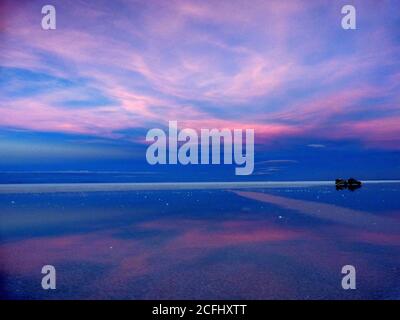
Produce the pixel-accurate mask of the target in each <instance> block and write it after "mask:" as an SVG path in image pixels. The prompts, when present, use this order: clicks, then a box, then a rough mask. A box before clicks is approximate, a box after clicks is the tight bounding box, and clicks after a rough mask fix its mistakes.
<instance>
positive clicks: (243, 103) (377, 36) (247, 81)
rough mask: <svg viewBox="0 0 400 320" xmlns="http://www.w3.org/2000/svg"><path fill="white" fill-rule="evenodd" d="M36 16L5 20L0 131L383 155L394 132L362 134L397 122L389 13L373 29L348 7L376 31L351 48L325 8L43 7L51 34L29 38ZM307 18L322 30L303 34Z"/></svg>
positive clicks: (10, 14) (310, 26) (385, 7)
mask: <svg viewBox="0 0 400 320" xmlns="http://www.w3.org/2000/svg"><path fill="white" fill-rule="evenodd" d="M39 4H40V2H39V1H31V2H29V3H28V2H26V3H25V2H24V3H23V5H22V4H19V3H16V2H15V3H14V2H8V3H7V5H5V6H4V10H5V11H6V14H5V15H4V17H5V21H4V22H3V25H4V26H3V32H2V35H1V38H2V41H1V44H0V53H1V57H2V58H1V60H0V63H1V66H2V67H3V68H7V70H8V69H11V70H15V69H20V70H25V71H29V72H31V73H30V75H29V74H28V73H25V75H24V77H23V78H22V79H21V78H17V76H16V75H15V74H14V75H13V74H11V73H7V74H8V75H9V76H7V77H4V78H3V79H2V84H4V88H5V89H3V90H2V91H1V92H0V113H1V117H0V126H2V127H11V128H23V129H29V130H33V131H49V132H67V133H74V134H91V135H95V136H107V137H115V138H121V135H120V132H121V131H124V130H129V129H132V128H136V129H139V128H142V129H143V128H149V127H154V126H162V125H165V124H166V123H167V121H168V120H178V121H179V122H182V123H183V124H184V125H185V126H191V127H194V128H200V127H204V128H206V127H215V128H221V127H228V126H229V127H234V128H246V127H247V128H254V129H256V138H257V139H258V142H259V143H260V144H264V143H267V142H271V141H276V140H279V139H282V138H286V137H293V136H303V137H304V136H318V137H323V138H326V139H328V140H329V139H334V140H341V139H345V138H347V137H352V138H354V139H357V140H360V141H362V142H363V143H364V144H365V145H368V146H374V145H381V146H385V147H387V148H393V147H394V145H395V143H390V142H389V141H391V140H396V135H397V134H398V133H397V131H396V129H395V127H394V126H392V125H390V126H389V127H388V128H386V129H382V128H381V127H380V126H379V125H376V124H375V122H374V121H376V122H384V121H389V122H390V123H392V122H391V120H390V119H391V118H392V117H393V116H396V115H398V112H399V101H400V96H399V92H400V91H399V90H398V89H399V87H398V78H399V74H400V71H399V69H400V66H399V62H398V59H397V57H398V54H399V53H400V49H399V47H400V46H399V43H398V41H396V40H395V39H396V38H395V37H394V35H395V34H394V31H393V30H395V28H394V26H395V22H396V21H395V20H394V17H393V16H392V10H391V8H390V5H389V4H382V5H380V13H381V14H380V15H379V17H378V18H376V17H375V15H374V13H375V9H374V8H375V5H372V3H371V2H368V1H367V2H363V3H362V4H359V6H363V7H362V8H363V12H364V14H365V16H366V18H368V19H369V18H370V17H375V18H376V19H374V20H373V21H372V22H371V23H372V24H373V25H374V26H375V29H373V30H369V29H368V30H366V31H364V30H361V29H360V30H358V31H357V35H350V34H344V33H343V32H342V30H340V29H339V28H333V27H332V23H336V21H337V11H336V10H337V6H327V5H325V3H324V2H312V3H311V2H309V1H298V2H292V1H269V2H265V1H255V2H252V4H251V5H249V4H248V3H247V2H246V1H235V2H230V1H219V2H218V3H215V2H208V1H204V2H203V1H202V2H201V3H200V2H196V1H169V2H168V3H165V2H162V3H158V2H156V3H153V4H148V3H147V2H145V1H143V2H141V1H138V2H135V3H134V4H133V3H130V2H126V1H115V2H113V3H107V2H101V3H99V4H96V6H94V5H91V4H87V3H81V2H77V3H74V4H71V3H69V4H68V5H66V4H65V3H63V2H57V1H56V2H55V5H56V7H57V8H58V9H59V11H60V12H62V19H59V23H58V28H57V30H55V31H54V32H44V31H43V30H41V28H40V24H38V22H37V15H36V14H35V12H36V11H37V7H38V5H39ZM320 17H322V19H324V21H327V23H326V25H325V24H323V25H319V26H318V28H317V29H316V26H315V25H316V23H317V22H318V23H320V19H321V18H320ZM266 21H268V28H266V27H265V24H266ZM328 22H329V23H328ZM367 31H368V32H367ZM39 74H42V75H47V80H44V79H42V78H38V75H39ZM50 78H53V79H61V80H62V81H61V82H59V81H58V82H57V81H48V79H50ZM71 83H72V84H75V85H71ZM26 88H29V90H26ZM34 89H35V90H34ZM100 97H101V99H100ZM379 110H382V114H381V115H379V116H378V115H377V113H378V111H379ZM362 115H370V117H371V118H370V119H364V118H363V117H362ZM336 128H339V130H335V129H336ZM133 140H135V141H137V140H140V139H138V137H135V138H134V139H133ZM379 141H383V143H382V144H380V143H379Z"/></svg>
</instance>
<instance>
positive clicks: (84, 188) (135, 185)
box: [0, 180, 400, 194]
mask: <svg viewBox="0 0 400 320" xmlns="http://www.w3.org/2000/svg"><path fill="white" fill-rule="evenodd" d="M361 182H362V183H363V184H388V183H389V184H391V183H400V180H362V181H361ZM317 186H335V181H327V180H323V181H306V180H305V181H240V182H232V181H220V182H103V183H98V182H94V183H90V182H86V183H24V184H0V194H5V193H60V192H65V193H67V192H104V191H111V192H116V191H146V190H149V191H151V190H153V191H158V190H160V191H161V190H223V189H251V188H257V189H262V188H268V189H270V188H284V187H290V188H301V187H317Z"/></svg>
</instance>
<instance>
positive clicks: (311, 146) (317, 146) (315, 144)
mask: <svg viewBox="0 0 400 320" xmlns="http://www.w3.org/2000/svg"><path fill="white" fill-rule="evenodd" d="M307 147H310V148H317V149H318V148H326V146H325V145H324V144H318V143H311V144H308V145H307Z"/></svg>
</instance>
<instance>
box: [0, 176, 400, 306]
mask: <svg viewBox="0 0 400 320" xmlns="http://www.w3.org/2000/svg"><path fill="white" fill-rule="evenodd" d="M399 191H400V184H393V183H392V184H385V183H382V184H366V185H365V186H363V187H362V188H361V189H359V190H356V191H354V192H352V191H349V190H342V191H336V190H335V188H334V187H333V186H315V187H310V186H307V187H293V188H291V187H284V188H283V187H276V188H265V189H264V188H254V189H251V188H250V189H248V188H247V189H245V190H243V189H230V190H228V189H226V190H224V189H222V190H173V189H170V190H162V191H155V190H146V191H118V192H110V191H108V192H70V193H62V192H61V193H2V194H0V241H1V242H0V295H1V298H13V299H56V298H57V299H60V298H61V299H64V298H65V299H71V298H72V299H75V298H76V299H89V298H94V299H108V298H110V299H125V298H131V299H282V298H285V299H286V298H287V299H328V298H329V299H361V298H363V299H388V298H395V299H398V298H399V297H400V265H399V262H400V197H399ZM48 264H50V265H54V266H55V268H56V270H57V289H56V290H48V291H46V290H43V289H42V288H41V279H42V276H43V275H42V274H41V268H42V266H44V265H48ZM344 265H353V266H354V267H355V268H356V282H357V289H356V290H343V289H342V287H341V280H342V277H343V275H342V274H341V269H342V266H344Z"/></svg>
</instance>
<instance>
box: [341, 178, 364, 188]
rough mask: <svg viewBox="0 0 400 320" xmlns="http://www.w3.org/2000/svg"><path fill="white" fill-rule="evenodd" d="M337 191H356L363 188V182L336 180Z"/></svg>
mask: <svg viewBox="0 0 400 320" xmlns="http://www.w3.org/2000/svg"><path fill="white" fill-rule="evenodd" d="M335 185H336V190H344V189H348V190H350V191H354V190H356V189H359V188H361V181H358V180H356V179H354V178H350V179H348V180H346V179H336V180H335Z"/></svg>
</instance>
